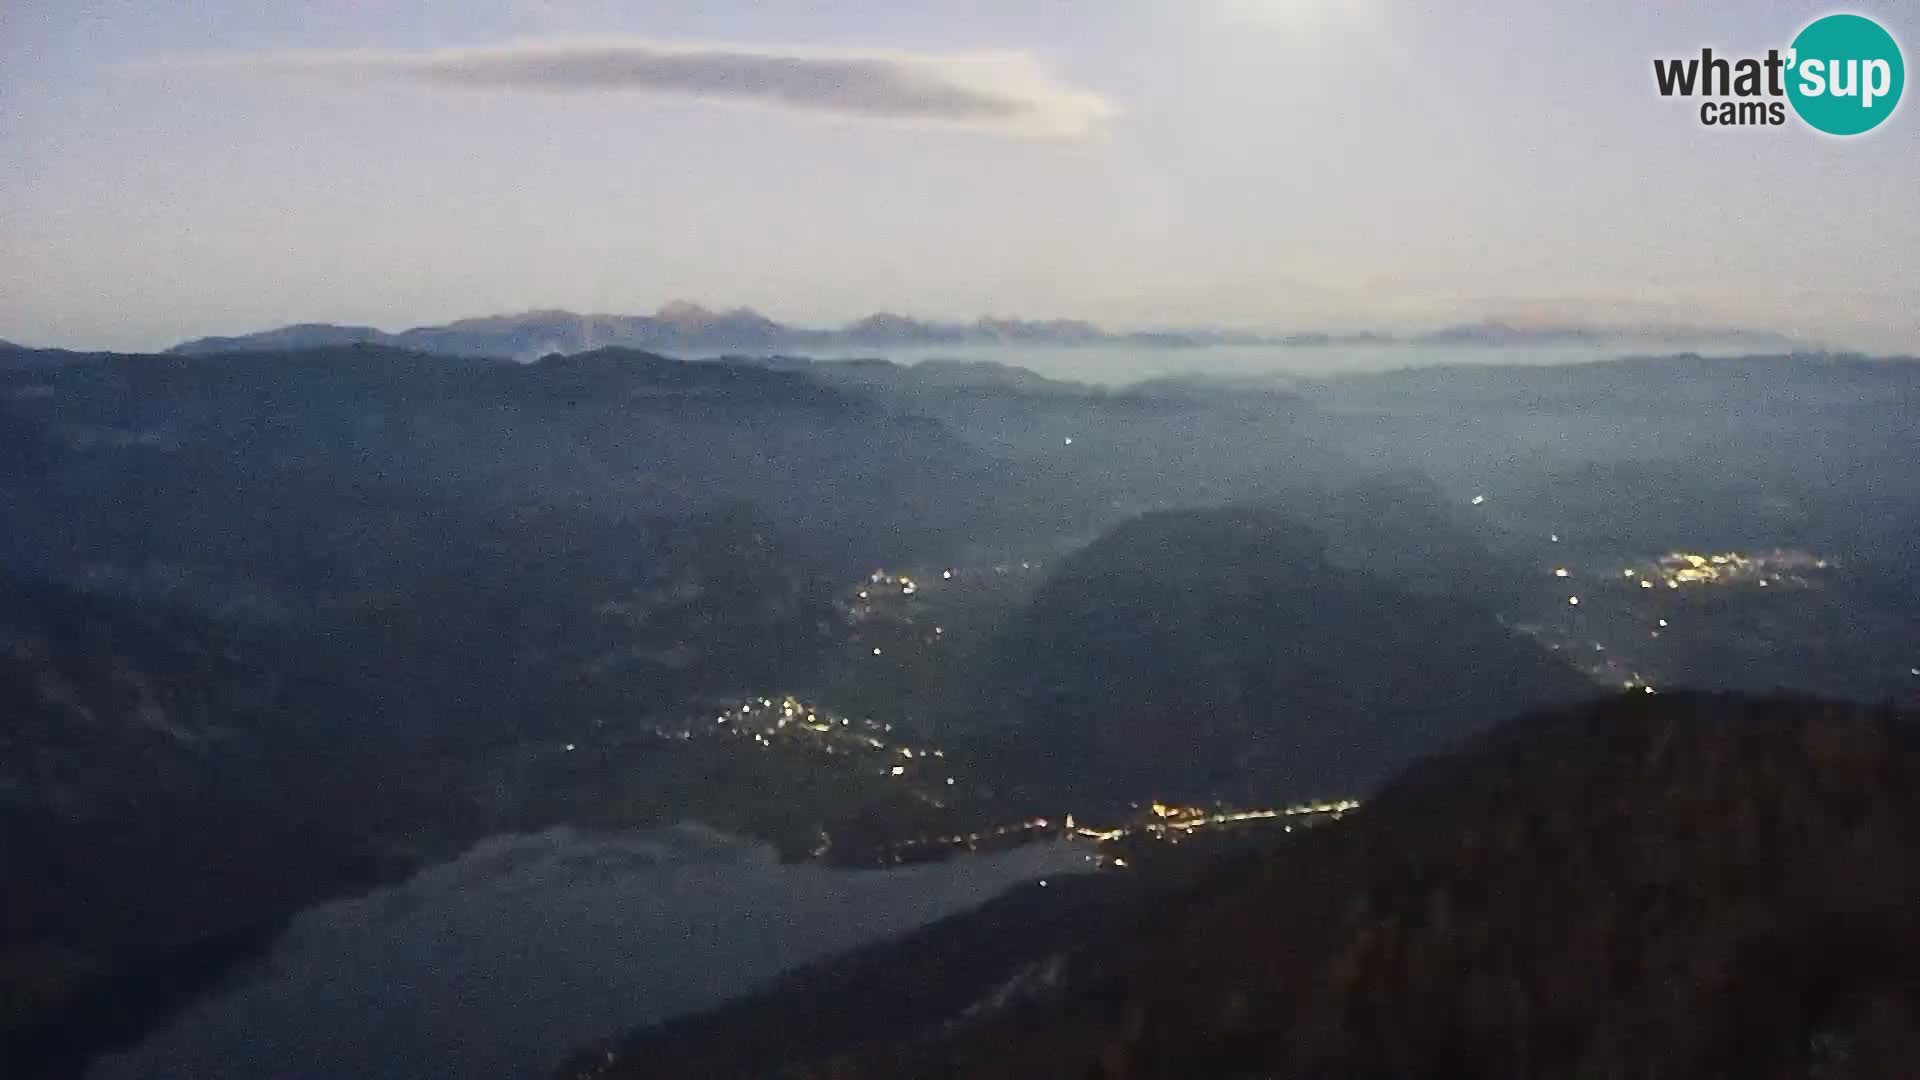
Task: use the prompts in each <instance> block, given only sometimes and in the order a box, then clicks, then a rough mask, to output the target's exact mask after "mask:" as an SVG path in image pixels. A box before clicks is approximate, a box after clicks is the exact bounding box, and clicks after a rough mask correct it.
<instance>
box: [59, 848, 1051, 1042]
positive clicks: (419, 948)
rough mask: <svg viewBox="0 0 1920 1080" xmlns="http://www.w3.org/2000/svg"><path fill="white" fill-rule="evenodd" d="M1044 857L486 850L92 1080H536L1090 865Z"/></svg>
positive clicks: (361, 916) (340, 922)
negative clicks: (848, 954)
mask: <svg viewBox="0 0 1920 1080" xmlns="http://www.w3.org/2000/svg"><path fill="white" fill-rule="evenodd" d="M1086 859H1087V851H1086V849H1085V848H1080V847H1074V846H1071V845H1068V844H1065V843H1055V844H1033V845H1029V846H1027V847H1023V848H1019V849H1017V850H1014V851H1009V852H1004V853H999V854H994V855H979V856H968V857H962V858H955V859H952V860H950V861H948V862H944V863H929V864H924V865H919V866H910V867H903V868H899V869H894V870H886V871H878V870H867V871H859V870H838V869H830V868H827V867H823V866H817V865H811V864H807V865H781V864H780V862H779V861H778V860H777V859H776V858H775V856H774V854H773V851H772V850H771V849H770V848H766V847H763V846H760V845H755V844H750V843H747V842H743V841H738V840H734V839H731V838H728V837H725V836H722V835H720V834H717V833H713V832H711V831H709V830H706V829H703V828H700V827H698V826H681V827H678V828H673V829H664V830H653V831H648V832H635V833H624V834H613V835H606V834H596V835H587V834H581V833H578V832H575V831H573V830H570V829H564V828H563V829H554V830H550V831H548V832H544V833H539V834H535V835H525V836H505V837H496V838H493V839H491V840H488V841H486V842H484V843H482V844H480V845H479V846H477V847H475V848H474V849H473V850H472V851H470V852H468V853H467V854H466V855H464V856H462V857H461V858H459V859H457V860H455V861H453V862H451V863H446V864H443V865H440V866H435V867H432V868H429V869H427V870H424V871H422V872H421V873H419V874H418V875H416V876H415V877H414V878H412V879H411V880H409V881H407V882H406V883H404V884H402V885H398V886H395V887H393V888H388V889H382V890H379V891H378V892H374V893H371V894H369V895H367V896H364V897H360V898H358V899H354V900H345V901H338V902H334V903H329V904H324V905H321V906H319V907H316V908H313V909H311V910H309V911H307V912H305V913H303V914H301V915H300V916H299V917H298V918H296V919H295V920H294V923H293V925H292V927H291V928H290V929H289V930H288V932H287V933H286V934H285V935H283V937H282V938H281V940H280V941H279V942H278V943H277V944H276V946H275V948H274V950H273V952H272V954H271V956H270V957H269V959H268V960H267V961H266V962H265V963H264V965H263V967H262V969H261V970H260V971H258V972H256V973H255V974H253V975H252V976H251V977H249V978H247V979H246V980H245V981H243V982H242V983H240V984H239V985H236V986H235V987H233V988H232V989H230V990H229V991H227V992H226V993H224V994H221V995H218V996H215V997H212V998H208V999H206V1000H203V1001H201V1002H199V1003H198V1004H197V1005H195V1006H194V1007H193V1008H191V1009H190V1010H189V1011H188V1012H187V1013H186V1014H184V1015H183V1016H182V1017H180V1018H179V1019H178V1020H177V1021H176V1022H175V1023H173V1024H172V1025H171V1026H170V1027H168V1028H167V1029H165V1030H162V1031H160V1032H158V1033H156V1034H155V1035H154V1036H153V1037H151V1038H149V1039H148V1040H146V1041H145V1042H143V1043H141V1044H140V1045H139V1046H137V1047H135V1048H133V1049H132V1050H130V1051H128V1052H127V1053H124V1054H118V1055H114V1056H112V1057H110V1058H106V1059H103V1060H102V1061H101V1062H99V1063H98V1064H97V1065H96V1067H95V1068H94V1069H93V1070H92V1071H91V1073H90V1074H89V1075H90V1077H91V1078H92V1080H135V1078H139V1080H158V1078H172V1077H179V1078H188V1077H191V1078H194V1080H225V1078H231V1080H257V1078H260V1077H276V1078H282V1080H306V1078H312V1080H323V1078H324V1080H338V1078H341V1077H355V1078H359V1080H389V1078H390V1080H415V1078H418V1077H421V1076H485V1077H501V1078H516V1077H541V1076H545V1075H547V1074H548V1073H549V1072H550V1071H551V1070H552V1069H554V1068H555V1067H556V1066H558V1065H559V1063H560V1062H561V1060H562V1059H563V1058H565V1057H566V1055H567V1054H568V1053H570V1052H571V1051H574V1050H578V1049H580V1048H581V1047H583V1046H584V1045H586V1044H588V1043H591V1042H593V1041H595V1040H597V1039H602V1038H605V1037H608V1036H611V1035H615V1034H618V1033H621V1032H624V1031H626V1030H628V1029H630V1028H633V1027H635V1026H638V1025H640V1024H644V1023H647V1022H649V1021H653V1020H658V1019H661V1018H664V1017H668V1016H672V1015H674V1014H677V1013H681V1012H686V1011H688V1010H692V1009H698V1008H701V1007H703V1006H708V1005H712V1004H715V1003H717V1002H720V1001H722V1000H724V999H726V998H729V997H732V996H735V995H737V994H739V993H741V992H743V991H746V990H748V989H750V988H752V987H753V986H755V985H756V984H758V983H760V982H761V981H763V980H765V979H767V978H768V977H770V976H773V975H775V974H777V973H779V972H781V971H784V970H786V969H788V968H791V967H793V966H795V965H798V964H801V963H805V962H806V961H809V960H812V959H816V958H818V957H821V956H824V955H826V954H828V953H831V952H835V951H838V950H841V949H846V948H849V947H852V946H855V945H859V944H863V943H866V942H870V941H876V940H879V939H882V938H886V937H891V936H895V935H898V934H901V933H904V932H906V931H908V930H911V929H913V928H914V927H917V926H921V925H924V924H926V923H928V922H932V921H934V920H936V919H939V918H941V917H943V916H946V915H949V914H952V913H955V912H958V911H962V910H965V909H967V908H970V907H974V906H976V905H978V904H980V903H982V902H984V901H986V900H988V899H991V898H992V897H994V896H996V895H998V894H999V893H1001V892H1003V891H1005V890H1006V889H1007V888H1009V887H1011V886H1013V885H1016V884H1019V883H1022V882H1026V881H1029V880H1032V879H1034V878H1040V877H1045V876H1047V875H1050V874H1052V875H1057V874H1062V873H1072V872H1079V871H1083V870H1085V869H1087V868H1088V864H1087V861H1086Z"/></svg>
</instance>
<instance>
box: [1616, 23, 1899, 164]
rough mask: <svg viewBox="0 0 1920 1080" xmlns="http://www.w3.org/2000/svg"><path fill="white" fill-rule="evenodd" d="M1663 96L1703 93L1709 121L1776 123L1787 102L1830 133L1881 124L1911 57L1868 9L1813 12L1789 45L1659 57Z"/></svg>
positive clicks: (1656, 68)
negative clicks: (1747, 52)
mask: <svg viewBox="0 0 1920 1080" xmlns="http://www.w3.org/2000/svg"><path fill="white" fill-rule="evenodd" d="M1653 81H1654V85H1655V86H1656V87H1657V88H1658V89H1659V91H1660V96H1661V97H1687V98H1693V97H1697V98H1702V99H1704V100H1703V101H1702V102H1701V103H1700V113H1699V115H1700V122H1701V123H1702V124H1705V125H1707V126H1709V127H1733V126H1747V125H1768V126H1775V125H1780V124H1784V123H1786V122H1787V108H1788V106H1789V105H1790V106H1792V109H1793V112H1794V114H1795V115H1797V116H1799V117H1800V120H1801V121H1802V122H1803V123H1805V124H1806V125H1807V126H1808V127H1811V128H1813V129H1814V130H1816V131H1822V132H1825V133H1826V134H1828V135H1859V134H1862V133H1864V132H1868V131H1872V130H1873V129H1874V128H1876V127H1879V126H1880V124H1881V123H1882V122H1883V121H1885V120H1886V118H1887V117H1889V116H1892V115H1893V111H1894V109H1895V108H1897V107H1898V106H1899V104H1900V92H1901V91H1902V90H1903V89H1905V88H1906V83H1907V65H1906V61H1905V58H1904V57H1903V56H1902V55H1901V53H1900V44H1899V43H1898V42H1896V41H1895V40H1894V39H1893V35H1892V34H1890V33H1888V32H1887V31H1886V28H1885V27H1882V26H1881V25H1880V24H1879V23H1877V22H1874V21H1873V20H1872V19H1869V18H1867V17H1865V16H1863V15H1828V16H1825V17H1823V18H1819V19H1815V20H1814V21H1813V22H1811V23H1809V24H1807V26H1806V28H1805V29H1803V30H1801V31H1800V33H1799V34H1798V35H1797V36H1795V37H1794V39H1793V43H1792V44H1791V45H1789V46H1788V47H1787V48H1786V49H1785V50H1781V49H1768V50H1767V55H1766V56H1765V57H1725V56H1716V55H1714V52H1713V50H1712V49H1711V48H1705V49H1701V50H1700V55H1699V56H1697V57H1696V56H1689V57H1684V58H1680V59H1667V60H1655V61H1654V62H1653Z"/></svg>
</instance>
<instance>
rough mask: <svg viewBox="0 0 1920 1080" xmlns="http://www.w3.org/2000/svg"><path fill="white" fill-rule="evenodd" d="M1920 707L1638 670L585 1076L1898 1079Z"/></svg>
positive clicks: (646, 1038)
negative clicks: (1238, 829)
mask: <svg viewBox="0 0 1920 1080" xmlns="http://www.w3.org/2000/svg"><path fill="white" fill-rule="evenodd" d="M1916 837H1920V727H1917V726H1916V723H1915V721H1914V718H1913V717H1911V716H1903V715H1898V714H1895V713H1893V712H1892V711H1890V710H1873V709H1867V708H1862V707H1857V706H1849V705H1839V704H1831V703H1827V702H1823V701H1817V700H1812V699H1806V698H1789V697H1769V698H1755V697H1743V696H1733V695H1701V694H1673V695H1660V696H1646V695H1632V696H1628V697H1623V698H1619V699H1615V700H1612V701H1608V702H1604V703H1601V704H1598V705H1594V706H1588V707H1583V708H1578V709H1570V710H1565V711H1560V712H1555V713H1550V714H1545V715H1537V716H1529V717H1524V718H1521V719H1518V720H1514V721H1511V722H1508V723H1506V724H1504V725H1502V726H1500V727H1498V728H1496V729H1494V730H1493V731H1491V732H1488V733H1487V734H1485V735H1482V736H1480V737H1478V738H1476V739H1474V740H1472V741H1471V742H1469V743H1468V744H1466V745H1465V746H1464V747H1462V748H1461V749H1459V750H1456V751H1453V752H1450V753H1446V754H1443V755H1440V756H1437V757H1434V758H1431V759H1429V760H1427V761H1425V762H1422V763H1420V764H1419V765H1416V766H1415V767H1414V768H1412V769H1411V770H1409V771H1408V772H1406V773H1405V774H1403V775H1402V776H1401V778H1400V779H1399V780H1397V781H1396V782H1394V783H1393V784H1391V785H1390V786H1389V787H1388V788H1387V789H1386V790H1385V791H1383V792H1381V793H1380V795H1379V796H1378V797H1377V798H1375V799H1374V800H1373V801H1372V802H1370V803H1369V804H1368V805H1367V806H1366V808H1365V809H1363V810H1362V811H1361V812H1360V813H1358V814H1356V815H1355V816H1354V817H1352V818H1351V819H1350V820H1349V821H1348V822H1347V823H1346V824H1344V825H1342V826H1339V827H1334V828H1328V829H1323V830H1315V831H1313V832H1311V833H1308V834H1307V835H1305V836H1301V837H1297V838H1293V839H1291V840H1290V842H1288V843H1286V844H1285V845H1284V846H1282V847H1280V848H1278V849H1276V850H1274V851H1271V852H1267V853H1264V854H1260V855H1246V854H1242V855H1238V856H1230V857H1222V858H1220V859H1216V860H1214V861H1212V862H1209V863H1206V864H1204V865H1202V866H1198V867H1196V866H1179V865H1163V866H1159V867H1157V868H1155V867H1149V868H1145V869H1141V870H1139V871H1137V872H1119V873H1115V874H1104V875H1100V876H1097V877H1095V878H1090V879H1083V880H1079V881H1075V882H1071V883H1062V882H1054V883H1053V885H1054V887H1053V888H1050V889H1039V888H1030V889H1026V890H1022V891H1018V892H1016V893H1014V894H1012V895H1009V896H1008V897H1006V898H1004V899H1002V900H1001V901H999V902H997V903H995V904H992V905H989V906H988V907H987V908H985V909H982V910H981V911H979V912H976V913H974V914H972V915H968V916H963V917H960V918H958V919H954V920H949V921H948V922H946V923H943V924H938V925H936V926H934V927H932V928H930V929H928V930H926V931H923V932H920V933H918V934H916V935H913V936H911V937H909V938H907V939H904V940H902V941H900V942H895V943H892V944H889V945H883V946H877V947H874V948H871V949H867V950H864V951H861V952H858V953H854V954H852V955H850V956H847V957H842V958H839V959H836V960H833V961H829V962H826V963H824V964H821V965H817V966H815V967H813V968H811V969H808V970H804V971H802V972H800V973H798V974H796V975H794V976H791V977H789V978H788V979H786V980H783V981H782V982H780V983H778V984H776V985H774V986H773V987H771V988H770V989H768V990H767V991H765V992H763V993H761V994H758V995H755V996H752V997H749V998H747V999H744V1000H742V1001H740V1002H737V1003H734V1004H732V1005H728V1006H724V1007H722V1008H720V1009H718V1010H715V1011H713V1012H710V1013H707V1014H703V1015H698V1016H694V1017H690V1018H686V1019H683V1020H680V1021H676V1022H671V1023H668V1024H666V1025H663V1026H661V1027H657V1028H653V1029H649V1030H646V1031H642V1032H640V1033H638V1034H636V1035H635V1036H633V1037H631V1038H630V1039H628V1040H626V1041H625V1042H623V1043H621V1044H619V1045H616V1046H612V1047H601V1048H596V1049H593V1050H590V1051H587V1052H584V1053H583V1054H582V1055H581V1056H580V1057H579V1058H578V1059H577V1060H576V1061H575V1062H573V1063H572V1064H570V1065H569V1066H568V1067H566V1068H565V1069H564V1070H563V1072H562V1075H563V1076H566V1077H641V1076H645V1077H651V1078H656V1080H666V1078H676V1077H688V1078H691V1077H700V1078H703V1080H717V1078H722V1077H792V1078H802V1077H805V1078H827V1077H832V1078H834V1080H866V1078H880V1077H903V1076H911V1077H981V1078H985V1077H1063V1078H1072V1080H1096V1078H1097V1080H1121V1078H1127V1080H1135V1078H1145V1077H1167V1078H1174V1077H1178V1078H1182V1080H1191V1078H1199V1077H1285V1078H1295V1077H1298V1078H1305V1077H1316V1078H1318V1077H1335V1076H1337V1077H1389V1076H1390V1077H1396V1078H1404V1077H1453V1076H1483V1077H1594V1078H1611V1077H1621V1078H1625V1077H1647V1076H1662V1077H1682V1076H1684V1077H1781V1078H1785V1077H1895V1076H1911V1075H1912V1074H1911V1065H1912V1062H1913V1061H1914V1060H1916V1055H1920V920H1916V919H1915V918H1914V897H1915V896H1917V895H1920V844H1916V843H1915V839H1916Z"/></svg>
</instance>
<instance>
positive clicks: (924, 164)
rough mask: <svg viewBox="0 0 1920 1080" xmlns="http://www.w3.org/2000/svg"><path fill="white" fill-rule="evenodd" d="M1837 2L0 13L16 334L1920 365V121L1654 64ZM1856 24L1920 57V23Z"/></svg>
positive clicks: (3, 316)
mask: <svg viewBox="0 0 1920 1080" xmlns="http://www.w3.org/2000/svg"><path fill="white" fill-rule="evenodd" d="M1829 10H1833V9H1830V8H1828V7H1826V6H1823V5H1819V4H1803V3H1789V2H1782V0H1695V2H1689V3H1686V4H1621V3H1618V2H1608V0H1593V2H1584V0H1560V2H1551V3H1549V2H1531V0H1504V2H1498V3H1495V2H1490V0H1448V2H1445V3H1440V2H1433V3H1414V2H1411V0H1102V2H1098V3H1096V2H1090V0H1062V2H1059V3H1044V4H1036V3H1032V2H1031V0H956V2H952V3H945V2H934V0H859V2H854V0H810V2H807V3H801V2H798V0H795V2H791V3H783V2H771V3H769V2H742V0H698V2H692V0H690V2H657V3H616V2H601V0H421V2H414V3H406V2H401V0H275V2H272V3H265V4H263V3H260V2H259V0H196V2H195V3H191V4H188V3H182V2H179V0H118V2H109V0H0V338H6V339H9V340H14V341H20V342H25V343H31V344H43V345H58V346H67V347H85V348H122V349H143V348H158V347H163V346H166V345H170V344H173V343H175V342H177V341H180V340H183V339H186V338H191V337H196V336H200V335H204V334H218V333H236V332H245V331H251V330H257V329H263V328H266V327H269V326H274V325H280V324H285V323H290V322H303V321H326V322H339V323H352V324H371V325H375V326H379V327H382V328H385V329H400V328H404V327H408V326H414V325H422V324H431V323H438V322H445V321H448V320H451V319H455V318H460V317H464V316H470V315H483V314H493V313H501V312H512V311H521V310H528V309H533V308H566V309H570V310H575V311H586V312H613V313H639V312H646V311H651V310H653V309H654V308H656V307H658V306H660V305H661V304H663V303H666V302H668V301H670V300H674V299H678V298H687V299H693V300H697V301H700V302H702V303H705V304H707V305H709V306H714V307H731V306H735V305H747V306H752V307H754V308H757V309H759V310H761V311H763V312H765V313H766V314H768V315H769V316H771V317H773V318H776V319H780V320H783V321H787V322H793V323H800V324H807V325H831V324H837V323H840V322H844V321H847V320H851V319H854V318H857V317H860V316H862V315H865V314H868V313H870V312H873V311H883V310H884V311H894V312H903V313H909V314H914V315H919V316H922V317H928V318H943V319H944V318H952V319H970V318H973V317H975V316H978V315H982V314H993V315H1000V316H1023V317H1036V318H1039V317H1072V318H1086V319H1091V320H1094V321H1097V322H1100V323H1102V324H1105V325H1108V326H1112V327H1117V328H1137V327H1163V326H1195V325H1221V326H1230V327H1240V328H1247V329H1257V330H1270V331H1294V330H1353V329H1363V328H1378V329H1386V330H1406V329H1414V328H1421V327H1430V326H1435V325H1443V324H1448V323H1455V322H1465V321H1476V320H1479V319H1482V318H1488V317H1492V318H1500V319H1504V320H1508V321H1515V322H1519V321H1533V322H1553V323H1583V324H1644V323H1663V324H1666V323H1676V324H1688V325H1707V326H1741V327H1748V328H1754V329H1766V330H1776V331H1781V332H1785V333H1788V334H1791V335H1794V336H1796V337H1798V338H1801V339H1803V340H1808V341H1811V342H1817V343H1821V344H1827V345H1833V346H1838V347H1847V348H1856V349H1864V350H1868V351H1873V352H1896V351H1897V352H1920V303H1917V302H1916V301H1917V300H1920V106H1916V105H1915V104H1914V103H1912V102H1904V103H1903V104H1902V105H1901V106H1900V109H1899V111H1898V112H1896V113H1895V115H1894V116H1893V117H1892V118H1891V119H1889V120H1888V121H1887V122H1886V123H1884V124H1883V125H1882V126H1881V127H1880V128H1879V129H1877V130H1876V131H1874V132H1872V133H1870V134H1868V135H1865V136H1860V137H1856V138H1851V139H1837V138H1832V137H1828V136H1823V135H1820V134H1818V133H1816V132H1814V131H1812V130H1810V129H1808V128H1806V127H1804V126H1802V125H1800V124H1798V123H1797V122H1791V123H1789V124H1788V125H1786V126H1784V127H1747V128H1717V127H1705V126H1702V125H1701V124H1700V123H1699V120H1698V116H1697V103H1688V102H1683V101H1677V100H1667V99H1662V98H1660V97H1659V96H1658V94H1657V92H1656V91H1655V89H1654V84H1653V75H1652V61H1653V59H1654V58H1656V57H1682V56H1687V55H1697V54H1698V52H1699V49H1700V48H1701V47H1702V46H1703V45H1711V46H1713V47H1714V48H1715V50H1716V51H1717V52H1721V53H1730V54H1735V55H1751V54H1763V53H1764V52H1765V50H1766V49H1767V48H1768V47H1781V48H1784V47H1785V46H1786V45H1787V43H1788V42H1789V41H1790V40H1791V39H1792V37H1793V35H1794V33H1795V32H1797V30H1798V29H1799V28H1800V27H1801V26H1803V25H1805V24H1806V23H1807V22H1809V21H1811V20H1812V19H1813V18H1815V17H1817V16H1819V15H1821V14H1825V13H1827V12H1828V11H1829ZM1846 10H1853V11H1858V12H1859V13H1862V14H1866V15H1869V16H1872V17H1875V18H1877V19H1879V20H1880V21H1881V23H1882V24H1883V25H1885V26H1886V27H1887V28H1888V29H1889V30H1891V31H1892V33H1893V34H1894V36H1895V37H1896V38H1898V39H1899V40H1901V42H1902V43H1903V46H1904V48H1905V50H1906V53H1907V55H1908V56H1909V58H1910V59H1911V57H1912V56H1913V55H1914V51H1915V50H1914V47H1913V44H1912V43H1913V42H1915V41H1920V4H1917V3H1912V2H1904V0H1879V2H1878V3H1876V4H1872V5H1866V6H1857V7H1853V8H1848V9H1846ZM1909 96H1911V95H1909Z"/></svg>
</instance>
